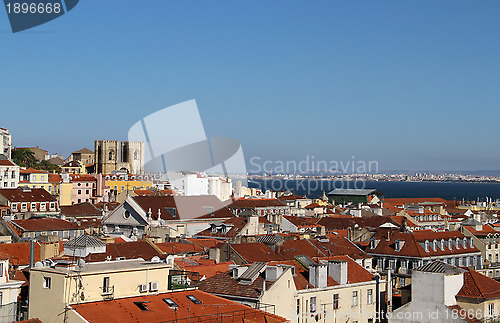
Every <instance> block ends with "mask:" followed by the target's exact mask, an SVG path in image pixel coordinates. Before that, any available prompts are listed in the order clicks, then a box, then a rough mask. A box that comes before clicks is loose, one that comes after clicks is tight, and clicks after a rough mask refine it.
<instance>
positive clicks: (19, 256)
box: [0, 242, 40, 266]
mask: <svg viewBox="0 0 500 323" xmlns="http://www.w3.org/2000/svg"><path fill="white" fill-rule="evenodd" d="M0 257H7V258H9V262H10V263H11V264H12V265H13V266H25V265H29V263H30V243H29V242H19V243H0ZM36 261H40V243H38V242H35V262H36Z"/></svg>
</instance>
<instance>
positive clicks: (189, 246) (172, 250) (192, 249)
mask: <svg viewBox="0 0 500 323" xmlns="http://www.w3.org/2000/svg"><path fill="white" fill-rule="evenodd" d="M155 245H156V246H157V247H158V248H160V249H161V250H162V251H163V252H165V253H167V254H170V255H175V254H185V253H200V252H203V251H205V250H204V249H203V248H202V247H200V246H198V245H196V244H194V243H182V242H164V243H155Z"/></svg>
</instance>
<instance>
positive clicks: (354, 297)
mask: <svg viewBox="0 0 500 323" xmlns="http://www.w3.org/2000/svg"><path fill="white" fill-rule="evenodd" d="M352 306H353V307H355V306H358V291H356V290H355V291H354V292H352Z"/></svg>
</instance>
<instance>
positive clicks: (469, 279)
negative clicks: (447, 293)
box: [457, 267, 500, 301]
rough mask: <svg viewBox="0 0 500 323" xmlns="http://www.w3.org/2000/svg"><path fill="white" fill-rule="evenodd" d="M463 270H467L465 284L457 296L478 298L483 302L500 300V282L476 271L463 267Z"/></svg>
mask: <svg viewBox="0 0 500 323" xmlns="http://www.w3.org/2000/svg"><path fill="white" fill-rule="evenodd" d="M462 269H465V270H466V271H465V273H464V284H463V286H462V288H461V289H460V291H459V292H458V294H457V296H460V297H467V298H476V299H480V300H482V301H484V300H486V299H497V298H500V282H497V281H496V280H494V279H493V278H490V277H488V276H485V275H483V274H480V273H478V272H477V271H475V270H474V269H471V268H466V267H462Z"/></svg>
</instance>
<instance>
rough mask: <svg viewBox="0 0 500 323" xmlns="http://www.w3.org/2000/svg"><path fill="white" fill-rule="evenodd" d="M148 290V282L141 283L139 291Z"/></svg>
mask: <svg viewBox="0 0 500 323" xmlns="http://www.w3.org/2000/svg"><path fill="white" fill-rule="evenodd" d="M147 291H148V284H140V285H139V292H141V293H145V292H147Z"/></svg>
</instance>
